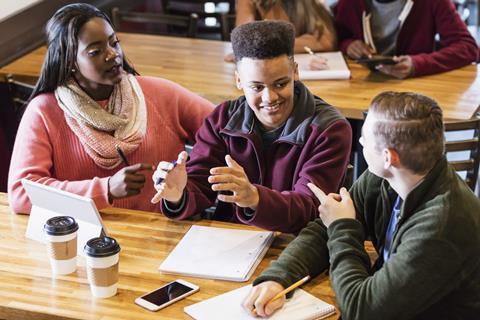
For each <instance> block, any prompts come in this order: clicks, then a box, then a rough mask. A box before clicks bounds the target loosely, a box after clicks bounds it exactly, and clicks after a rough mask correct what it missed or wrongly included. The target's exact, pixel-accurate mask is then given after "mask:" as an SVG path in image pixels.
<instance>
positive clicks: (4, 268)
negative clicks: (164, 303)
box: [0, 193, 338, 320]
mask: <svg viewBox="0 0 480 320" xmlns="http://www.w3.org/2000/svg"><path fill="white" fill-rule="evenodd" d="M65 214H68V211H66V212H65ZM102 218H103V220H104V222H105V225H106V227H107V229H108V231H109V233H110V235H111V236H113V237H114V238H116V239H117V240H118V241H119V243H120V246H121V252H120V262H119V270H120V277H119V289H118V293H117V295H116V296H114V297H111V298H108V299H94V298H93V297H92V296H91V295H90V288H89V285H88V280H87V274H86V270H85V261H84V259H83V258H80V266H79V267H78V269H77V271H76V272H75V273H73V274H71V275H62V276H57V277H56V278H55V277H52V275H51V271H50V265H49V261H48V258H47V254H46V248H45V247H44V245H42V244H41V243H38V242H35V241H32V240H28V239H26V238H25V229H26V226H27V221H28V216H24V215H15V214H11V213H10V210H9V207H8V203H7V196H6V194H4V193H0V319H65V318H68V319H102V320H107V319H108V320H110V319H111V320H113V319H115V320H122V319H169V320H172V319H190V317H189V316H188V315H186V314H185V313H184V312H183V308H184V307H185V306H187V305H190V304H193V303H196V302H200V301H202V300H205V299H208V298H210V297H213V296H216V295H219V294H221V293H224V292H227V291H230V290H233V289H235V288H238V287H240V286H244V285H246V284H247V283H237V282H227V281H220V280H208V279H199V278H192V277H183V276H175V275H166V274H162V273H160V272H159V271H158V270H157V268H158V266H159V265H160V263H161V262H162V261H163V259H165V258H166V257H167V255H168V254H169V253H170V251H171V250H172V249H173V248H174V247H175V246H176V244H177V243H178V241H179V240H180V239H181V238H182V237H183V235H184V234H185V232H186V231H187V230H188V229H189V228H190V226H191V225H192V224H193V222H191V221H180V222H177V221H172V220H168V219H166V218H165V217H163V216H162V215H161V214H158V213H149V212H142V211H132V210H124V209H113V208H112V209H108V210H105V211H104V212H102ZM196 223H198V224H200V225H204V226H215V227H225V228H239V229H254V228H252V227H248V226H244V225H238V224H230V223H222V222H218V221H207V220H204V221H200V222H196ZM291 239H292V236H290V235H280V236H278V237H277V238H276V239H275V241H274V242H273V244H272V246H271V248H270V249H269V250H268V252H267V254H266V256H265V258H264V259H263V261H262V262H261V263H260V265H259V267H258V268H257V270H256V271H255V274H254V275H253V277H252V279H254V278H255V277H256V276H258V275H259V273H260V272H261V270H263V269H265V268H266V267H267V266H268V264H269V263H270V261H271V260H272V259H275V258H276V257H277V256H278V255H279V254H280V252H281V251H282V250H283V249H284V248H285V246H286V245H287V244H288V242H290V240H291ZM177 278H183V279H185V280H187V281H191V282H193V283H195V284H197V285H199V286H200V291H199V292H197V293H195V294H193V295H191V296H189V297H188V298H186V299H184V300H181V301H179V302H177V303H174V304H173V305H171V306H169V307H167V308H165V309H162V310H160V311H158V312H150V311H147V310H145V309H143V308H141V307H139V306H137V305H135V304H134V300H135V299H136V298H137V297H139V296H140V295H142V294H143V293H146V292H148V291H151V290H153V289H155V288H157V287H160V286H161V285H163V284H165V283H167V282H169V281H173V280H175V279H177ZM303 288H304V289H306V290H307V291H309V292H310V293H312V294H314V295H315V296H316V297H318V298H320V299H323V300H324V301H326V302H328V303H331V304H335V297H334V293H333V290H332V288H331V286H330V281H329V279H328V277H327V276H325V275H321V276H318V277H316V278H315V279H313V280H312V281H310V282H309V283H308V284H306V285H304V286H303ZM337 318H338V312H337V314H336V315H334V316H331V317H330V318H328V319H337Z"/></svg>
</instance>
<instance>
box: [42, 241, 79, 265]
mask: <svg viewBox="0 0 480 320" xmlns="http://www.w3.org/2000/svg"><path fill="white" fill-rule="evenodd" d="M47 250H48V254H49V256H50V257H52V258H53V259H55V260H69V259H72V258H74V257H76V256H77V237H75V238H73V239H72V240H69V241H66V242H47Z"/></svg>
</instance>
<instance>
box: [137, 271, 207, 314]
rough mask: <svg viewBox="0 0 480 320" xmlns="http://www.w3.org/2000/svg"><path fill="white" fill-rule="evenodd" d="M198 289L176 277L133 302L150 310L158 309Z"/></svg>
mask: <svg viewBox="0 0 480 320" xmlns="http://www.w3.org/2000/svg"><path fill="white" fill-rule="evenodd" d="M198 289H199V287H198V286H196V285H194V284H192V283H190V282H187V281H185V280H181V279H177V280H175V281H172V282H170V283H167V284H166V285H164V286H162V287H160V288H158V289H155V290H153V291H152V292H149V293H146V294H144V295H143V296H141V297H138V298H137V299H135V303H136V304H138V305H139V306H142V307H144V308H145V309H148V310H150V311H158V310H160V309H162V308H165V307H166V306H169V305H171V304H172V303H174V302H177V301H178V300H180V299H183V298H185V297H187V296H189V295H191V294H193V293H195V292H197V291H198Z"/></svg>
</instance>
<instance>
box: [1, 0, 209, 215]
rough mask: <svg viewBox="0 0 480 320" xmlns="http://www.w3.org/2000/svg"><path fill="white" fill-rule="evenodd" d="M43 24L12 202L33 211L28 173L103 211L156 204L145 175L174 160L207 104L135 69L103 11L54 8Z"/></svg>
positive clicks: (15, 159)
mask: <svg viewBox="0 0 480 320" xmlns="http://www.w3.org/2000/svg"><path fill="white" fill-rule="evenodd" d="M46 31H47V37H48V51H47V55H46V57H45V61H44V64H43V67H42V71H41V75H40V78H39V80H38V82H37V85H36V87H35V89H34V92H33V94H32V96H31V101H30V103H29V105H28V107H27V109H26V111H25V114H24V116H23V118H22V121H21V123H20V127H19V129H18V133H17V137H16V141H15V146H14V150H13V155H12V161H11V166H10V171H9V178H8V197H9V201H10V207H11V208H12V210H13V211H14V212H16V213H29V212H30V209H31V204H30V201H29V200H28V197H27V195H26V193H25V190H24V189H23V187H22V184H21V179H22V178H25V179H29V180H33V181H37V182H40V183H43V184H45V185H49V186H52V187H55V188H58V189H62V190H66V191H69V192H73V193H76V194H79V195H83V196H87V197H90V198H92V199H93V200H94V201H95V203H96V205H97V207H98V208H99V209H102V208H105V207H107V206H110V205H112V206H115V207H122V208H128V209H138V210H148V211H155V210H158V209H159V208H158V206H155V205H153V204H151V202H150V199H151V198H152V196H153V194H154V193H155V189H154V187H153V182H152V180H151V179H149V178H148V179H147V178H146V177H145V175H148V176H150V175H151V171H152V169H153V166H154V165H155V164H156V163H158V162H159V160H164V159H167V160H168V159H170V160H174V159H175V158H176V155H177V154H178V153H179V152H180V151H181V150H182V149H184V144H185V141H187V140H190V141H192V140H193V139H194V135H195V133H196V131H197V129H198V128H199V127H200V126H201V124H202V122H203V119H204V118H205V117H206V116H207V115H208V114H209V113H210V112H211V111H212V110H213V105H212V104H211V103H210V102H208V101H206V100H205V99H203V98H201V97H199V96H197V95H195V94H193V93H191V92H189V91H188V90H186V89H185V88H183V87H181V86H179V85H177V84H175V83H172V82H170V81H167V80H163V79H159V78H150V77H140V76H138V73H137V72H136V71H135V69H134V68H133V67H132V66H131V65H130V64H129V63H128V61H127V59H126V58H125V56H124V54H123V52H122V49H121V47H120V44H119V42H120V41H119V40H118V38H117V35H116V34H115V32H114V31H113V28H112V24H111V22H110V20H109V18H108V17H107V16H106V15H105V14H104V13H103V12H101V11H99V10H98V9H96V8H95V7H93V6H91V5H88V4H72V5H67V6H65V7H63V8H61V9H59V10H58V11H57V12H56V13H55V14H54V15H53V17H52V18H51V19H50V21H49V22H48V24H47V28H46ZM116 146H119V147H120V148H121V149H122V150H123V151H124V153H125V155H126V158H127V161H128V163H130V164H131V165H128V166H127V165H126V164H124V163H123V162H122V160H121V158H120V157H119V155H118V153H117V151H116Z"/></svg>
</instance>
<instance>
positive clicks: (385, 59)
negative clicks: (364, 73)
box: [356, 55, 397, 71]
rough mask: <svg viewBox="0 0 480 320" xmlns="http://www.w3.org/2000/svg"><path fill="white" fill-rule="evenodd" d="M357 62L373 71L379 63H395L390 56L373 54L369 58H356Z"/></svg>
mask: <svg viewBox="0 0 480 320" xmlns="http://www.w3.org/2000/svg"><path fill="white" fill-rule="evenodd" d="M356 62H357V63H360V64H363V65H365V66H367V67H368V68H369V69H370V70H372V71H375V70H376V67H377V66H378V65H381V64H390V65H391V64H396V63H397V62H396V61H395V60H393V57H391V56H382V55H375V56H373V57H371V58H360V59H357V60H356Z"/></svg>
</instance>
